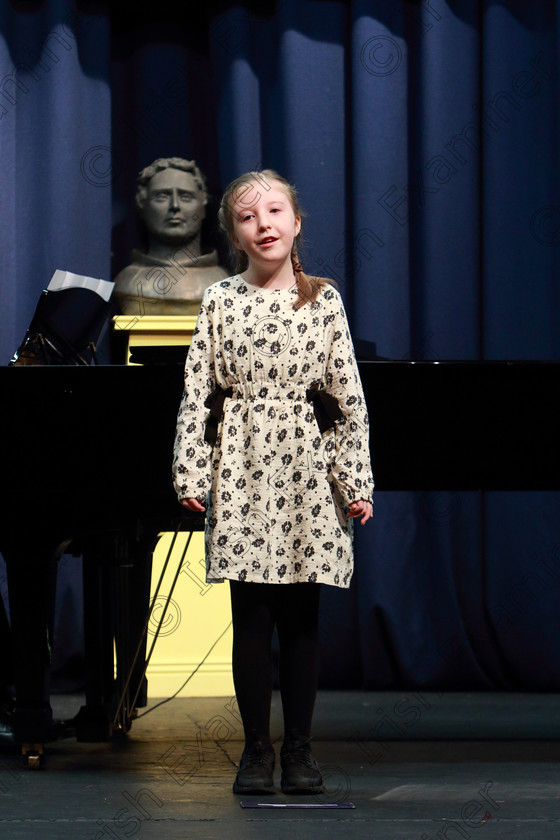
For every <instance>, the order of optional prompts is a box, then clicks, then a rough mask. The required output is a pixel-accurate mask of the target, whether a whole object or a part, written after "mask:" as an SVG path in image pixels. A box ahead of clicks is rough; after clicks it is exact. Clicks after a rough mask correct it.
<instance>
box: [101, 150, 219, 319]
mask: <svg viewBox="0 0 560 840" xmlns="http://www.w3.org/2000/svg"><path fill="white" fill-rule="evenodd" d="M207 204H208V192H207V189H206V180H205V178H204V175H203V174H202V172H201V171H200V169H199V168H198V166H197V165H196V163H195V162H194V160H185V159H184V158H179V157H171V158H158V159H157V160H154V162H153V163H151V164H150V165H149V166H146V167H145V168H144V169H142V171H141V172H140V173H139V175H138V178H137V180H136V207H137V209H138V212H139V214H140V217H141V218H142V220H143V221H144V224H145V226H146V230H147V233H148V249H147V251H140V250H133V251H132V254H131V261H130V265H128V266H126V267H125V268H123V269H122V271H120V272H119V274H117V276H116V277H115V297H116V299H117V300H118V302H119V306H120V310H121V313H122V314H126V315H134V316H142V315H151V314H158V315H184V314H186V315H196V314H197V312H198V310H199V307H200V301H201V299H202V295H203V293H204V290H205V289H206V288H207V287H208V286H210V285H211V284H212V283H215V282H217V281H218V280H223V278H224V277H227V271H225V270H224V269H223V268H222V267H221V266H220V265H218V255H217V253H216V251H215V250H214V251H208V252H206V253H202V250H201V227H202V222H203V221H204V219H205V218H206V207H207Z"/></svg>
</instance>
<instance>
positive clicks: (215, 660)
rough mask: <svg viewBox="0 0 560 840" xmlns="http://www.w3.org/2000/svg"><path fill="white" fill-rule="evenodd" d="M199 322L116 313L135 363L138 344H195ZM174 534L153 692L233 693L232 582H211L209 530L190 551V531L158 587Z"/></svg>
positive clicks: (159, 550) (159, 598) (161, 545)
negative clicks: (207, 560) (206, 538)
mask: <svg viewBox="0 0 560 840" xmlns="http://www.w3.org/2000/svg"><path fill="white" fill-rule="evenodd" d="M195 326H196V315H142V316H139V317H132V316H129V315H118V316H116V317H115V318H113V329H115V330H121V331H123V332H125V333H126V334H127V335H128V352H127V364H134V363H133V362H130V361H129V358H130V350H131V348H133V347H135V346H144V347H145V346H147V345H152V346H163V345H170V344H171V345H188V344H190V342H191V339H192V334H193V331H194V328H195ZM172 539H173V534H170V533H164V534H162V535H161V537H160V539H159V542H158V544H157V546H156V549H155V551H154V557H153V569H152V589H151V600H152V601H154V598H155V602H154V609H153V612H152V618H151V621H150V625H149V628H148V640H147V641H148V644H147V650H148V652H149V651H150V649H151V648H152V643H153V641H154V637H155V632H156V628H157V626H158V624H159V621H160V619H161V618H162V615H163V611H164V609H165V605H166V603H167V596H168V594H169V592H170V589H171V586H172V583H173V579H174V577H175V574H176V572H177V569H178V568H179V566H180V567H181V571H180V572H179V576H178V578H177V582H176V584H175V588H174V590H173V594H172V596H171V600H170V601H169V605H168V607H167V612H166V613H165V616H164V621H163V625H162V629H161V630H160V632H159V635H158V637H157V640H156V642H155V645H154V647H153V651H152V654H151V657H150V662H149V665H148V670H147V678H148V697H149V698H150V699H152V698H155V697H171V696H173V695H174V694H175V692H177V690H178V689H181V690H180V691H179V694H178V695H177V696H178V697H231V696H233V695H234V694H235V689H234V686H233V678H232V674H231V645H232V630H231V606H230V600H229V584H228V583H214V584H208V583H206V579H205V578H206V575H205V563H204V535H203V534H202V533H201V532H195V533H193V535H192V538H191V540H190V543H189V547H188V550H187V552H186V554H184V551H185V545H186V543H187V539H188V534H179V535H178V537H177V539H176V541H175V545H174V546H173V551H172V553H171V557H170V559H169V562H168V565H167V570H166V573H165V576H164V578H163V583H162V585H161V587H160V588H159V590H157V587H158V581H159V579H160V575H161V572H162V569H163V566H164V564H165V559H166V556H167V553H168V550H169V546H170V545H171V541H172ZM183 555H184V556H183ZM156 590H157V592H156ZM191 675H192V676H191ZM189 676H191V678H190V679H189V681H188V682H187V683H186V685H185V686H184V688H181V686H182V685H183V683H184V682H185V680H186V679H187V677H189Z"/></svg>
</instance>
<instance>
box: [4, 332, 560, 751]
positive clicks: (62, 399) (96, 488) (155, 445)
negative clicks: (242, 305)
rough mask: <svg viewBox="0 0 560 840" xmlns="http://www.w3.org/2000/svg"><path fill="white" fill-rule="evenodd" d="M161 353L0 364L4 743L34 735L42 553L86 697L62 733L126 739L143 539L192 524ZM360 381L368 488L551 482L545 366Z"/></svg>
mask: <svg viewBox="0 0 560 840" xmlns="http://www.w3.org/2000/svg"><path fill="white" fill-rule="evenodd" d="M172 352H173V353H174V354H175V355H174V356H170V355H169V351H168V353H167V354H165V353H163V354H162V355H160V356H159V357H157V358H158V359H159V360H160V361H161V360H163V361H164V363H163V364H161V363H160V364H158V363H156V364H144V365H142V366H124V365H122V366H120V365H111V366H61V365H55V366H47V367H34V366H28V367H26V366H23V367H17V366H12V367H5V368H1V369H0V383H1V387H2V393H3V394H4V410H3V414H2V429H1V434H0V440H1V441H2V475H3V481H4V487H5V492H6V490H7V492H8V501H7V505H5V507H4V517H3V525H2V533H1V534H0V541H1V545H0V550H1V551H2V553H3V554H4V556H5V559H6V561H7V565H8V569H9V586H10V601H11V612H12V625H13V631H14V638H15V644H16V660H17V661H16V668H17V673H16V677H17V680H18V682H19V684H20V685H21V686H23V689H22V691H23V693H24V694H25V693H27V694H28V695H29V697H31V699H32V701H33V702H32V703H31V707H32V708H31V711H30V710H29V709H28V710H27V711H28V712H29V714H28V715H27V718H25V716H24V717H23V718H22V720H23V721H24V723H23V724H22V726H23V728H24V730H25V728H26V727H27V729H26V734H25V732H24V733H23V734H22V735H20V736H19V740H22V738H25V739H28V740H31V741H44V740H48V739H47V738H46V737H45V731H44V724H45V719H46V717H47V718H48V709H45V708H43V707H41V706H40V700H41V698H43V706H44V703H45V698H48V648H47V633H46V628H47V626H48V622H49V610H48V608H47V603H48V592H49V591H50V590H51V589H52V586H51V582H52V580H53V577H52V575H50V571H51V570H52V565H53V560H52V554H53V552H54V550H55V548H56V547H57V546H58V547H59V551H60V550H63V549H70V550H72V551H73V552H75V553H77V554H79V555H81V556H83V562H84V622H85V628H86V638H85V653H86V663H87V675H86V703H85V706H84V707H83V708H82V709H81V710H80V712H79V713H78V715H77V716H76V719H75V721H74V722H73V726H74V728H75V732H76V734H77V737H78V738H79V739H82V740H94V739H97V738H103V737H107V738H108V737H111V736H112V735H113V734H115V733H116V732H122V731H124V732H126V731H127V729H128V728H129V726H130V723H131V720H132V717H133V715H134V708H133V704H136V705H141V704H142V703H143V702H145V688H144V690H143V691H144V696H142V692H140V695H139V694H138V690H136V691H133V686H134V685H135V684H138V685H140V684H141V681H142V675H143V667H144V661H143V656H144V651H143V649H140V653H141V655H140V657H138V652H139V649H138V640H139V639H141V637H142V632H143V627H144V626H145V620H146V613H147V608H148V601H149V591H150V557H151V550H152V549H153V545H154V543H155V540H156V536H157V534H158V532H159V531H162V530H171V531H173V530H176V529H183V530H197V529H200V528H202V527H203V522H204V520H203V517H201V516H197V515H194V514H192V515H191V514H187V513H186V512H184V511H183V509H182V508H181V507H180V506H179V505H178V503H177V500H176V497H175V494H174V492H173V489H172V486H171V477H170V464H171V452H172V445H173V438H174V434H175V420H176V414H177V409H178V405H179V400H180V396H181V390H182V375H183V359H184V355H185V348H183V351H182V352H181V351H179V353H178V351H177V349H176V348H175V349H174V350H173V351H172ZM140 355H141V354H140ZM139 360H140V361H146V360H147V361H150V358H147V359H146V358H140V359H139ZM152 361H153V359H152ZM360 372H361V376H362V382H363V385H364V390H365V394H366V400H367V403H368V407H369V411H370V417H371V434H370V444H371V452H372V459H373V469H374V475H375V480H376V492H383V491H386V490H557V489H559V488H560V441H559V436H558V429H559V427H560V409H559V407H558V398H557V394H558V391H559V387H558V386H559V384H560V362H517V361H516V362H479V363H477V362H441V361H440V362H408V361H363V362H360ZM113 639H115V641H116V648H117V681H116V682H115V679H114V674H113V669H114V661H113ZM32 640H35V643H34V644H32ZM135 658H136V662H135ZM131 669H132V678H131ZM130 691H133V694H132V696H130ZM127 692H128V693H127ZM33 709H34V710H35V711H34V712H33ZM35 713H36V714H35ZM34 714H35V717H34Z"/></svg>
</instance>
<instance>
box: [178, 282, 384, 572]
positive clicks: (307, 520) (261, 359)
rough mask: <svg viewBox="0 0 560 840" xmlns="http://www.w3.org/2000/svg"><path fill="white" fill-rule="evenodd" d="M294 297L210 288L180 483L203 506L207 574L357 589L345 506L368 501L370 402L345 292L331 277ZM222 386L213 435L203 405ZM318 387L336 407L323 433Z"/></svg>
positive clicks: (187, 405)
mask: <svg viewBox="0 0 560 840" xmlns="http://www.w3.org/2000/svg"><path fill="white" fill-rule="evenodd" d="M296 299H297V290H296V288H295V287H294V288H293V289H289V290H288V289H260V288H258V287H256V286H252V285H250V284H247V283H246V282H245V281H244V280H243V279H242V278H241V277H240V276H235V277H230V278H227V279H225V280H221V281H219V282H217V283H214V284H213V285H212V286H210V287H209V288H208V289H207V290H206V291H205V293H204V297H203V300H202V304H201V308H200V312H199V315H198V320H197V324H196V328H195V331H194V335H193V339H192V343H191V346H190V348H189V352H188V357H187V361H186V365H185V388H184V393H183V397H182V400H181V403H180V408H179V413H178V418H177V433H176V438H175V449H174V457H173V480H174V485H175V489H176V491H177V495H178V497H179V499H184V498H197V499H199V500H200V501H202V502H203V503H205V504H206V505H207V511H206V532H205V552H206V570H207V580H208V581H212V582H214V581H219V580H224V579H233V580H240V581H254V582H260V583H263V582H268V583H296V582H316V583H326V584H331V585H334V586H339V587H342V588H347V587H348V586H349V585H350V580H351V577H352V570H353V549H352V536H353V521H352V519H351V518H349V517H347V516H346V511H345V508H346V507H347V506H348V505H349V504H350V503H351V502H353V501H355V500H359V499H364V500H368V501H371V499H372V488H373V477H372V473H371V465H370V456H369V425H368V414H367V408H366V404H365V400H364V395H363V390H362V385H361V382H360V377H359V372H358V368H357V364H356V359H355V356H354V350H353V346H352V341H351V338H350V333H349V329H348V323H347V320H346V314H345V311H344V306H343V303H342V299H341V297H340V295H339V293H338V292H337V291H336V290H335V289H334V288H333V287H331V286H325V287H323V288H322V289H321V291H320V293H319V296H318V298H317V300H316V301H315V302H313V303H306V304H305V305H304V306H302V307H301V308H300V309H297V310H295V309H294V308H293V304H294V302H295V301H296ZM216 386H220V387H221V388H223V389H228V388H230V387H231V389H232V390H231V396H228V397H226V398H225V400H224V404H223V415H222V419H221V421H220V423H219V425H218V430H217V436H216V439H215V442H214V443H210V442H208V441H207V440H206V439H205V428H206V423H207V420H208V417H209V414H210V410H209V408H208V407H207V406H205V402H206V400H207V398H208V397H209V395H210V394H212V392H213V391H214V390H215V388H216ZM313 386H319V387H320V388H322V389H324V390H326V391H327V392H328V393H329V394H331V395H332V396H333V397H335V398H336V400H337V401H338V405H339V408H340V411H341V416H340V417H339V419H338V420H337V421H336V422H335V423H334V426H331V428H328V429H327V430H326V431H324V432H323V434H321V432H320V429H319V425H318V422H317V419H316V415H315V413H314V409H313V405H312V403H311V402H310V401H309V400H308V389H309V388H311V387H313ZM228 393H229V392H228Z"/></svg>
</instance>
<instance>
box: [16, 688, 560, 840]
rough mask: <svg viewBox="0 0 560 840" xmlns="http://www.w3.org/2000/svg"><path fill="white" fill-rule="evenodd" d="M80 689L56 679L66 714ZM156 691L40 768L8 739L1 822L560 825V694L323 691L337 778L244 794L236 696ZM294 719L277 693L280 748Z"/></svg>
mask: <svg viewBox="0 0 560 840" xmlns="http://www.w3.org/2000/svg"><path fill="white" fill-rule="evenodd" d="M81 703H82V698H81V697H80V696H76V695H57V696H56V697H54V698H53V707H54V711H55V716H56V717H58V718H62V719H69V718H70V717H72V716H73V715H74V714H76V712H77V711H78V709H79V707H80V705H81ZM157 703H158V701H157V700H151V701H150V704H149V706H148V710H149V709H150V708H152V709H153V710H152V711H148V713H147V714H145V715H144V716H140V717H139V718H138V719H137V720H135V721H134V723H133V725H132V728H131V730H130V733H129V734H128V736H127V737H126V738H125V739H119V740H113V741H112V742H110V743H97V744H95V743H78V742H77V741H76V740H75V739H73V738H64V739H61V740H58V741H55V742H53V743H51V744H49V745H48V748H47V760H46V766H45V769H43V770H40V771H29V770H25V769H23V768H22V765H21V763H20V759H19V757H18V756H17V754H16V752H15V749H14V747H13V746H11V745H10V744H9V743H8V742H4V743H3V744H0V837H2V838H6V840H27V838H40V840H62V838H64V840H67V838H72V840H107V838H112V840H115V838H116V840H121V838H128V837H139V838H140V840H152V839H154V840H155V838H157V840H162V838H164V839H165V840H176V838H177V840H178V838H181V840H194V839H195V838H201V840H202V838H204V840H206V838H212V840H238V839H239V840H240V838H243V840H253V838H254V840H257V838H258V840H262V838H265V840H277V838H278V839H279V838H290V840H293V838H297V837H302V838H303V837H305V838H306V840H315V838H329V839H330V838H337V840H338V838H340V840H346V838H352V840H356V839H357V840H361V838H368V840H370V838H372V839H373V840H434V838H437V839H438V840H439V839H440V838H445V840H461V838H464V839H465V840H469V838H471V837H476V838H484V840H492V838H508V840H533V838H539V840H540V838H543V840H544V838H547V840H548V838H551V837H554V836H556V835H557V834H558V831H559V830H560V714H559V704H560V695H554V694H548V695H545V694H492V693H490V694H488V693H484V694H482V693H481V694H468V693H463V692H461V693H446V694H437V693H433V692H406V693H402V694H401V693H394V692H321V693H320V694H319V696H318V699H317V706H316V714H315V733H314V735H315V737H314V752H315V755H316V757H317V760H318V761H319V764H320V765H321V767H322V770H323V774H324V777H325V783H326V788H327V790H326V793H325V794H324V795H322V796H320V797H305V798H303V797H299V798H298V797H293V796H292V797H288V796H285V795H283V794H282V793H281V792H279V791H278V792H277V793H276V794H275V795H271V796H268V797H239V796H234V795H233V794H232V790H231V786H232V782H233V779H234V776H235V766H236V764H237V761H238V759H239V756H240V753H241V750H242V736H241V725H240V722H239V718H238V715H237V709H236V705H235V701H234V700H233V699H232V698H225V697H224V698H194V699H193V698H182V699H176V700H173V701H171V702H168V703H165V704H163V705H160V706H158V707H157V708H154V707H155V706H156V704H157ZM145 711H146V710H140V714H141V715H143V713H144V712H145ZM280 720H281V707H280V700H279V696H278V694H276V693H275V695H274V702H273V733H274V735H275V736H278V740H279V743H278V748H279V747H280V738H281V734H282V732H281V725H280ZM277 774H278V780H279V770H277ZM241 801H245V802H253V803H254V802H258V803H260V804H269V805H270V804H272V803H274V804H276V805H282V806H286V805H287V806H290V805H294V804H295V805H302V804H312V803H313V804H315V805H322V806H323V807H321V808H313V809H302V808H291V807H280V808H278V807H277V808H258V809H256V808H251V809H247V808H242V807H241V806H240V802H241ZM348 803H352V804H353V805H354V807H353V808H350V807H343V808H340V807H337V808H334V807H332V806H333V805H341V804H343V805H344V804H346V806H348Z"/></svg>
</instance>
